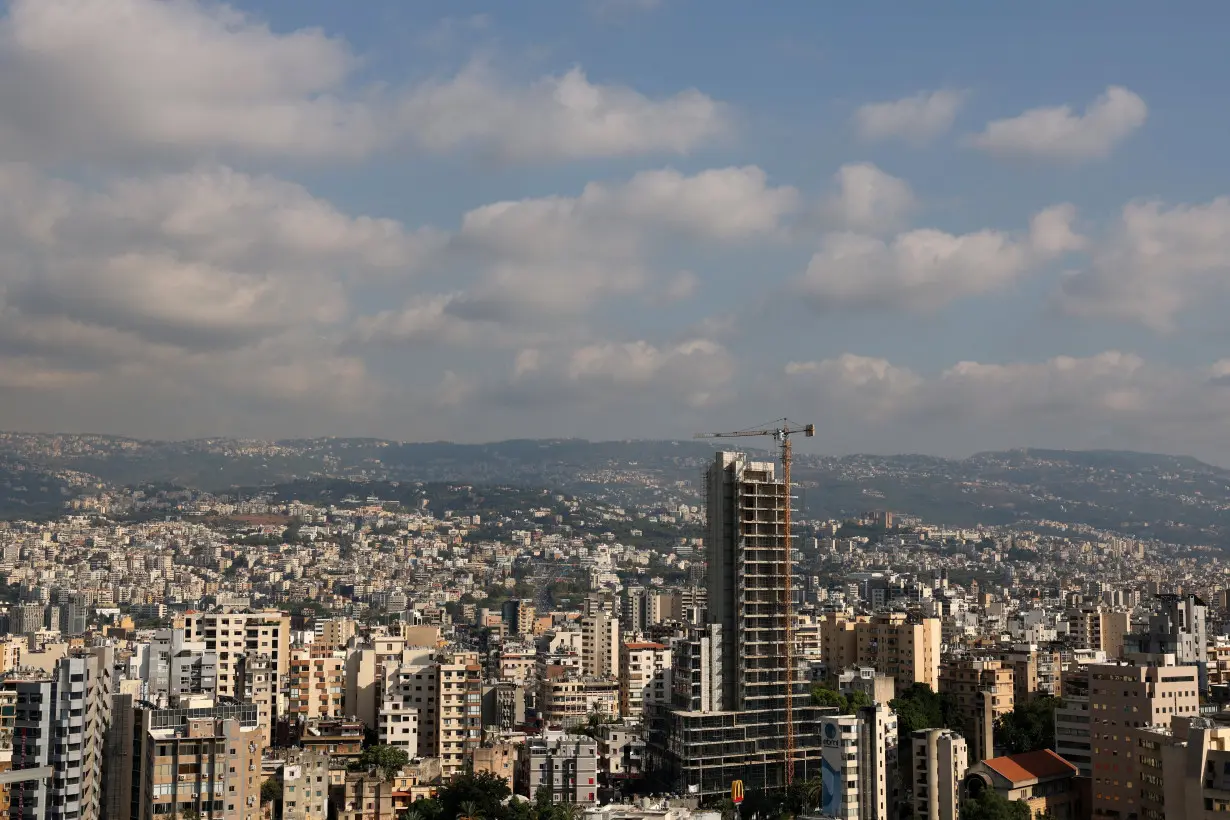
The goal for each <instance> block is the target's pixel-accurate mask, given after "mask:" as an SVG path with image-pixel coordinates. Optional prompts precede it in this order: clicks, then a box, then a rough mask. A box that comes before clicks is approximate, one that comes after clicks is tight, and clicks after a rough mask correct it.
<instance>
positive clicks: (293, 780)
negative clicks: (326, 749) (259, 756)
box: [279, 749, 329, 820]
mask: <svg viewBox="0 0 1230 820" xmlns="http://www.w3.org/2000/svg"><path fill="white" fill-rule="evenodd" d="M279 779H280V781H281V784H282V820H328V817H329V756H328V755H327V754H322V753H320V752H310V751H305V750H303V749H291V750H289V751H287V752H286V757H285V762H284V763H283V765H282V769H281V772H280V773H279Z"/></svg>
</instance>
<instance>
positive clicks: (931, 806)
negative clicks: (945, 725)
mask: <svg viewBox="0 0 1230 820" xmlns="http://www.w3.org/2000/svg"><path fill="white" fill-rule="evenodd" d="M910 740H911V742H912V743H913V744H914V755H913V761H914V771H913V777H912V778H911V781H910V782H911V784H912V788H913V791H914V820H958V817H959V815H960V808H961V781H962V780H963V779H964V778H965V772H966V769H968V768H969V750H968V748H967V747H966V745H965V738H963V737H961V735H959V734H957V733H956V732H954V731H952V730H951V729H923V730H921V731H918V732H915V733H914V734H913V735H912V736H911V738H910Z"/></svg>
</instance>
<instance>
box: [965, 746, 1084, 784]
mask: <svg viewBox="0 0 1230 820" xmlns="http://www.w3.org/2000/svg"><path fill="white" fill-rule="evenodd" d="M982 762H983V763H985V764H986V765H987V766H990V767H991V768H992V769H994V770H995V771H996V772H997V773H999V774H1000V775H1002V776H1003V777H1005V778H1007V779H1008V780H1010V781H1012V782H1013V783H1023V782H1025V781H1028V780H1045V779H1047V778H1052V777H1064V776H1067V775H1075V774H1077V773H1078V772H1079V771H1080V770H1079V769H1077V768H1076V766H1074V765H1072V764H1071V763H1069V762H1068V761H1066V760H1064V759H1063V758H1062V757H1060V756H1059V755H1057V754H1055V753H1054V752H1052V751H1051V750H1050V749H1043V750H1042V751H1040V752H1025V753H1024V754H1019V755H1006V756H1004V757H993V758H991V759H989V760H984V761H982Z"/></svg>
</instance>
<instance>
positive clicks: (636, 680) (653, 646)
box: [619, 641, 671, 717]
mask: <svg viewBox="0 0 1230 820" xmlns="http://www.w3.org/2000/svg"><path fill="white" fill-rule="evenodd" d="M670 692H671V651H670V649H669V648H667V647H666V646H664V645H662V644H660V643H653V642H650V641H639V642H636V643H625V644H623V645H622V646H621V647H620V652H619V713H620V714H621V715H623V716H624V717H640V715H641V714H642V713H643V712H644V711H645V707H646V706H647V705H649V704H654V703H666V702H668V701H669V700H670Z"/></svg>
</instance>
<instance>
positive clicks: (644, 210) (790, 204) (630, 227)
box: [452, 167, 799, 321]
mask: <svg viewBox="0 0 1230 820" xmlns="http://www.w3.org/2000/svg"><path fill="white" fill-rule="evenodd" d="M798 204H799V195H798V192H797V191H795V190H794V189H793V188H789V187H773V186H771V185H769V183H768V180H767V177H766V175H765V174H764V172H763V171H761V170H760V169H759V168H755V167H748V168H722V169H714V170H709V171H703V172H701V173H698V174H695V175H693V176H684V175H682V174H680V173H678V172H676V171H671V170H664V171H643V172H641V173H638V174H636V175H635V176H634V177H632V178H631V179H630V180H629V181H628V182H626V183H624V184H622V185H603V184H597V183H594V184H590V185H587V186H586V187H585V189H584V191H582V193H581V194H580V195H579V196H577V197H544V198H538V199H525V200H520V201H511V202H498V203H493V204H491V205H485V206H483V207H481V208H477V209H475V210H472V211H470V212H469V213H467V214H466V215H465V216H464V217H463V219H462V224H461V229H460V230H459V231H458V233H457V235H456V236H455V237H454V238H453V241H452V246H453V248H454V249H456V250H457V251H458V252H469V253H475V254H477V255H478V256H479V257H480V260H481V261H482V262H483V263H484V264H483V266H482V270H483V272H482V277H481V281H480V282H479V283H478V285H477V286H476V287H474V288H473V289H471V291H470V292H469V293H468V294H467V295H466V296H465V298H463V299H460V300H458V301H457V303H456V304H455V305H454V306H453V308H452V309H453V310H454V311H455V312H458V313H459V314H461V313H464V314H466V315H470V316H481V317H486V318H500V317H501V316H507V317H510V318H514V319H516V318H521V319H524V318H527V317H529V318H533V319H534V320H535V321H538V320H540V319H541V318H542V317H543V316H544V315H547V316H556V317H559V316H575V315H577V314H578V313H580V312H583V311H585V310H587V309H588V308H589V307H590V306H591V305H593V304H594V303H595V301H596V300H597V299H599V298H600V297H603V296H610V295H616V296H618V295H628V294H632V293H635V292H638V291H640V290H641V289H642V288H644V287H645V286H646V285H647V284H648V283H649V282H650V281H651V280H652V279H653V276H652V274H651V273H650V272H649V270H648V267H647V264H646V256H647V255H648V254H649V253H650V251H652V250H653V249H654V248H655V247H656V246H658V245H660V244H664V243H668V242H669V241H671V240H677V239H689V238H691V239H701V240H709V241H713V242H745V241H750V240H755V239H772V238H775V237H778V236H780V235H782V234H783V231H784V224H785V221H786V220H787V218H788V217H789V216H790V215H791V214H792V213H793V212H794V211H795V210H796V209H797V208H798ZM672 284H677V285H679V287H683V288H687V280H686V279H684V280H679V279H676V280H675V282H674V283H672ZM676 295H677V296H678V295H680V294H679V293H678V292H676Z"/></svg>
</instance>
